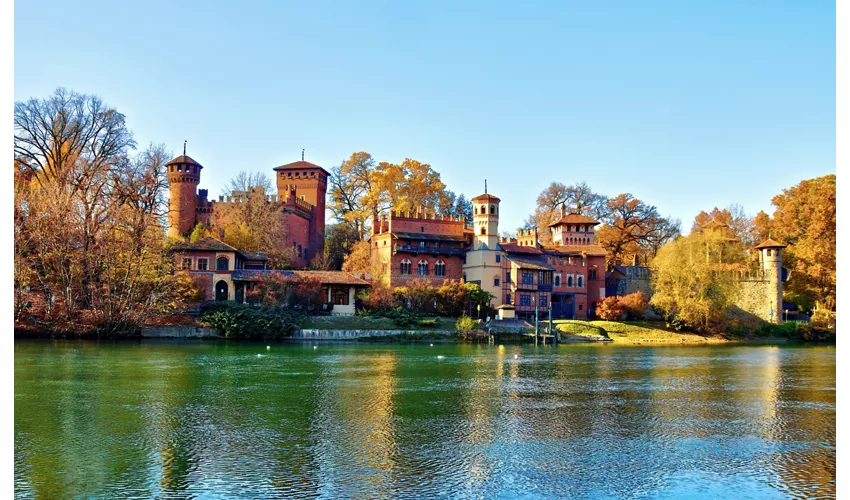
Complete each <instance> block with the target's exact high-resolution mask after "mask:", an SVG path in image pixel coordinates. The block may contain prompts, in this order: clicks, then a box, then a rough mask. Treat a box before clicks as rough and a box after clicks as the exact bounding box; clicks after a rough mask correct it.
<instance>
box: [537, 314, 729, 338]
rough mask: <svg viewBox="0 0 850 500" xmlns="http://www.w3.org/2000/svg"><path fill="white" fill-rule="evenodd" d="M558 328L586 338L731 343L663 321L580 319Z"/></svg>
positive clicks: (558, 323) (558, 325)
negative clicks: (675, 327)
mask: <svg viewBox="0 0 850 500" xmlns="http://www.w3.org/2000/svg"><path fill="white" fill-rule="evenodd" d="M552 323H553V324H554V325H555V327H556V328H557V329H558V330H560V331H562V332H564V333H567V334H570V335H578V336H583V337H598V336H603V337H608V338H610V339H611V340H613V341H614V342H615V343H632V344H640V343H675V344H682V343H697V344H704V343H708V342H728V340H727V339H725V338H723V337H721V336H710V337H705V336H702V335H699V334H696V333H684V332H677V331H675V330H673V329H672V328H668V327H667V325H666V324H665V323H664V322H663V321H580V320H558V321H553V322H552Z"/></svg>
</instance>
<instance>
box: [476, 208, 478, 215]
mask: <svg viewBox="0 0 850 500" xmlns="http://www.w3.org/2000/svg"><path fill="white" fill-rule="evenodd" d="M475 215H478V207H477V206H476V207H475Z"/></svg>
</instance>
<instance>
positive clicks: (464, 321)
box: [455, 315, 477, 335]
mask: <svg viewBox="0 0 850 500" xmlns="http://www.w3.org/2000/svg"><path fill="white" fill-rule="evenodd" d="M476 324H477V323H476V321H475V320H474V319H472V318H470V317H469V316H467V315H463V316H461V317H460V318H458V320H457V323H455V330H457V332H458V333H460V334H462V335H468V334H469V333H470V332H472V330H474V329H475V325H476Z"/></svg>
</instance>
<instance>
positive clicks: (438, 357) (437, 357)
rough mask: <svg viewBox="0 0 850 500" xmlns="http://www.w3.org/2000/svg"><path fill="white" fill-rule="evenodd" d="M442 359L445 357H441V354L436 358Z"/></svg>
mask: <svg viewBox="0 0 850 500" xmlns="http://www.w3.org/2000/svg"><path fill="white" fill-rule="evenodd" d="M443 358H445V356H443V355H442V354H440V355H439V356H437V359H443Z"/></svg>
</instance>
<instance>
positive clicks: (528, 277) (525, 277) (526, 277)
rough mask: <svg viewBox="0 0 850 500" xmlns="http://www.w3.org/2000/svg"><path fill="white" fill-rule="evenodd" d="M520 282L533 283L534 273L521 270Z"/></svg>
mask: <svg viewBox="0 0 850 500" xmlns="http://www.w3.org/2000/svg"><path fill="white" fill-rule="evenodd" d="M522 284H523V285H533V284H534V273H533V272H531V271H523V272H522Z"/></svg>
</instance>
